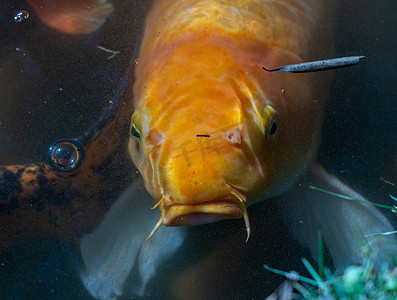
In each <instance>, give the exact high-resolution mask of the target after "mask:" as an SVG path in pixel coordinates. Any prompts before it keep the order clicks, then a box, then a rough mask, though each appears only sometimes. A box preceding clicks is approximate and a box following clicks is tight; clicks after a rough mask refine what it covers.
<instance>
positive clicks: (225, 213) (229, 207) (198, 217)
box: [163, 200, 244, 226]
mask: <svg viewBox="0 0 397 300" xmlns="http://www.w3.org/2000/svg"><path fill="white" fill-rule="evenodd" d="M242 206H243V204H242V203H237V202H236V201H232V200H213V201H206V202H200V203H194V204H179V203H176V204H175V203H173V204H172V205H170V206H168V207H167V208H165V209H164V211H163V213H164V218H163V224H164V225H166V226H183V225H201V224H206V223H212V222H216V221H220V220H224V219H240V218H242V217H243V212H244V210H243V207H242Z"/></svg>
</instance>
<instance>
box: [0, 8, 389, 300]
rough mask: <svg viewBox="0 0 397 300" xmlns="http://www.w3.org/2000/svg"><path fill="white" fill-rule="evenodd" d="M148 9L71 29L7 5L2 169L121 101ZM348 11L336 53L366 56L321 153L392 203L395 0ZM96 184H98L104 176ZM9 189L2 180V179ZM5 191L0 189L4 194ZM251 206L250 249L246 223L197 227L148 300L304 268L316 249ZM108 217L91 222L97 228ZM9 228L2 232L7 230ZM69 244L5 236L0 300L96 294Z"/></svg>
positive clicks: (262, 287)
mask: <svg viewBox="0 0 397 300" xmlns="http://www.w3.org/2000/svg"><path fill="white" fill-rule="evenodd" d="M147 7H148V5H147V3H145V4H142V3H140V1H136V2H134V1H131V2H128V3H126V1H116V2H115V12H114V14H113V16H112V17H111V18H110V19H109V20H108V21H107V23H106V24H105V25H104V26H103V27H102V28H101V29H100V30H99V31H97V32H95V33H93V34H90V35H83V36H70V35H65V34H62V33H59V32H57V31H54V30H51V29H49V28H48V27H46V26H45V25H43V24H41V22H40V20H39V19H38V18H37V17H35V15H34V12H33V11H32V10H31V9H30V8H29V6H28V5H27V4H25V3H24V2H22V1H11V2H9V1H3V2H2V3H1V4H0V104H1V106H0V165H9V164H24V163H34V162H40V161H44V160H45V159H46V154H47V150H48V147H49V145H50V144H52V143H53V142H54V141H56V140H58V139H61V138H76V137H79V136H82V135H83V134H84V133H85V132H87V131H90V130H95V128H96V126H98V119H99V118H100V117H101V116H102V115H103V111H104V110H105V109H106V107H107V106H109V104H110V103H109V102H110V101H113V100H116V99H117V98H119V97H120V93H121V90H122V89H123V88H125V86H126V81H125V78H128V76H129V75H130V73H129V72H130V71H131V68H130V66H131V62H132V61H133V60H134V55H136V46H137V44H138V43H139V40H140V36H141V33H142V25H143V21H142V20H143V19H144V16H145V14H146V11H147ZM21 9H26V10H28V11H30V12H31V14H30V17H29V19H27V20H26V21H23V22H20V23H17V22H15V21H14V20H13V16H14V15H15V13H16V12H17V11H20V10H21ZM339 14H340V15H341V19H342V21H341V22H340V23H339V25H337V28H335V29H336V31H337V51H336V52H337V53H336V56H348V55H365V56H366V57H367V59H366V60H365V61H363V62H362V63H361V64H360V65H358V66H356V67H353V68H348V69H343V70H338V71H336V72H335V76H334V82H333V87H332V91H331V94H330V99H329V102H328V109H327V113H326V117H325V123H324V128H323V138H322V143H321V145H320V152H319V159H320V161H321V162H322V163H323V164H324V166H325V167H326V168H327V169H328V170H329V171H330V172H332V173H333V174H335V175H337V176H338V177H339V178H340V179H341V180H342V181H345V182H346V183H348V184H349V185H350V186H351V187H353V188H354V189H356V190H357V191H359V192H361V193H362V194H364V195H365V196H367V198H368V199H369V200H372V201H375V202H383V203H388V204H391V199H390V198H389V196H388V195H389V194H393V195H396V194H397V187H396V185H395V184H397V171H396V170H397V118H396V116H397V105H396V100H395V97H396V95H397V85H396V84H395V82H396V79H397V56H396V54H395V53H396V46H397V38H396V35H395V31H396V29H397V23H396V20H395V16H396V14H397V3H396V2H395V1H391V0H390V1H382V2H379V3H378V2H374V1H361V2H360V4H346V5H345V6H344V9H343V10H341V11H340V12H339ZM324 38H326V37H324ZM98 45H99V46H102V47H105V48H107V49H112V50H115V51H120V53H119V54H117V55H116V56H115V57H114V58H111V59H108V57H109V56H110V55H111V54H110V53H108V52H106V51H104V50H101V49H99V48H98V47H97V46H98ZM314 46H315V45H314ZM132 65H133V63H132ZM126 134H128V133H126ZM131 172H134V171H131ZM129 176H130V175H128V176H127V175H126V177H128V178H129ZM115 180H119V178H115ZM386 181H388V182H386ZM97 184H98V188H100V185H101V182H98V183H97ZM127 184H128V182H126V183H125V187H126V186H127ZM0 188H4V186H2V185H1V182H0ZM4 192H5V191H4V190H0V195H1V194H2V193H4ZM118 192H119V193H120V192H121V190H120V191H118ZM116 194H117V191H116ZM103 197H104V198H106V195H104V196H103ZM113 197H114V195H113ZM111 200H112V199H106V200H103V201H104V202H106V201H111ZM60 209H62V208H60ZM264 212H266V215H264ZM1 213H3V214H4V213H6V212H4V211H2V212H1ZM88 214H89V212H88ZM249 214H250V219H251V222H252V224H251V228H252V229H251V230H252V233H253V236H252V237H251V241H250V242H251V243H249V244H247V245H244V239H245V229H244V226H243V224H242V222H239V221H235V220H228V221H222V222H218V223H215V224H209V225H203V226H199V227H195V228H194V229H192V232H191V235H190V237H189V240H188V241H187V242H186V247H185V248H187V249H190V250H186V249H185V250H183V251H182V250H180V251H179V252H178V253H177V255H176V256H175V257H173V258H172V259H171V260H170V261H168V262H166V263H165V264H164V266H162V267H161V270H160V273H159V275H158V276H156V278H155V280H153V281H152V282H151V283H150V284H149V287H148V291H149V292H148V296H147V298H152V299H162V298H164V299H166V298H168V297H170V295H171V294H174V295H175V294H178V292H176V291H175V289H179V293H180V294H183V293H184V292H185V290H184V289H186V291H189V293H191V295H192V299H195V298H194V295H197V297H199V295H204V296H206V297H208V298H214V299H221V298H224V299H231V297H234V298H238V299H251V298H252V299H262V298H263V295H267V294H270V293H271V291H272V290H273V289H274V288H275V287H276V286H277V285H278V283H279V282H281V281H282V278H280V277H278V276H276V275H273V274H269V273H268V272H267V271H265V270H264V269H263V264H264V263H267V264H269V265H272V264H273V265H275V264H277V266H278V267H279V268H283V267H284V269H286V270H288V268H289V267H290V266H291V265H295V264H294V263H291V262H299V261H300V257H301V256H306V257H309V256H310V255H309V253H308V252H306V251H305V250H304V249H301V247H300V246H299V245H298V244H297V242H295V241H293V240H292V239H291V237H290V236H289V234H288V230H287V228H286V227H282V226H280V225H279V223H278V222H279V217H278V216H277V214H274V208H273V207H272V206H271V204H268V203H261V204H258V205H255V206H253V207H251V208H250V209H249ZM389 215H390V217H391V218H393V216H392V215H391V214H389ZM1 217H2V215H1V214H0V218H1ZM47 217H50V216H47ZM394 219H397V218H396V217H395V216H394ZM263 220H267V221H266V222H267V227H264V226H263V223H262V222H263ZM99 221H100V220H92V224H91V225H90V226H91V227H95V224H97V223H98V222H99ZM394 221H396V220H394ZM23 222H24V220H18V222H16V224H23ZM396 223H397V222H395V224H396ZM272 225H273V226H272ZM90 226H87V228H88V227H90ZM269 228H270V229H269ZM85 233H87V232H81V233H80V236H81V235H83V234H85ZM6 235H7V232H4V230H1V238H4V237H5V236H6ZM61 236H62V234H61ZM259 236H261V238H256V237H259ZM204 238H205V239H206V242H205V244H203V239H204ZM78 239H79V237H77V239H76V238H75V240H78ZM10 240H12V243H11V242H9V241H10ZM72 240H73V238H70V237H68V236H65V237H64V238H61V239H58V238H57V239H53V238H49V237H47V236H35V237H34V238H20V237H18V236H16V237H13V238H11V239H9V238H7V243H10V244H9V245H6V246H7V247H6V248H7V250H2V249H0V279H1V280H0V298H1V299H90V296H89V294H88V292H87V291H86V290H85V288H84V286H83V285H82V283H81V281H80V278H79V272H80V271H81V270H82V266H83V265H82V261H81V258H80V254H79V249H78V244H76V243H75V242H73V241H72ZM2 244H4V243H2ZM11 244H12V245H11ZM203 245H205V246H203ZM208 245H211V248H206V247H207V246H208ZM236 245H237V246H236ZM238 245H241V246H238ZM2 246H4V245H2ZM8 246H9V247H8ZM3 248H4V247H3ZM181 257H183V259H182V260H181ZM252 257H255V258H256V260H253V259H252ZM247 258H249V259H247ZM197 263H201V264H202V265H203V266H204V267H203V268H206V267H208V268H212V269H211V270H210V272H209V273H208V274H210V275H211V276H210V278H207V279H205V284H206V286H208V290H211V289H213V290H217V292H216V293H215V294H212V295H206V294H205V292H204V293H203V292H202V291H199V290H195V287H193V286H189V285H188V283H186V285H185V286H184V283H183V281H182V279H181V278H183V277H184V276H185V278H186V276H187V275H186V274H185V273H184V272H185V271H186V266H189V265H190V266H192V265H196V264H197ZM297 265H298V266H297V267H296V269H300V271H302V272H304V268H303V267H302V266H301V267H299V263H297ZM199 274H200V272H199ZM203 274H204V273H203ZM208 274H207V275H208ZM202 276H204V275H202ZM200 279H201V280H204V279H203V278H200ZM175 280H180V282H182V283H180V284H179V285H178V284H175ZM187 282H188V281H187ZM165 287H167V288H165ZM175 287H176V288H175ZM200 293H202V294H200Z"/></svg>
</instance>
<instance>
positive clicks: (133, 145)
mask: <svg viewBox="0 0 397 300" xmlns="http://www.w3.org/2000/svg"><path fill="white" fill-rule="evenodd" d="M201 82H202V83H203V81H201ZM204 83H205V82H204ZM181 88H183V87H181ZM241 90H242V88H241V87H240V86H239V84H237V83H236V82H235V80H234V79H233V80H232V79H230V84H228V85H226V86H225V85H222V86H219V85H217V84H210V83H208V84H207V85H206V84H202V85H200V86H190V87H189V88H188V91H189V92H187V93H186V94H185V95H183V96H181V97H179V98H177V99H175V101H173V102H169V104H168V105H162V106H161V105H159V103H157V102H156V101H145V102H143V104H142V105H141V106H139V107H138V108H137V109H136V111H135V112H134V114H133V116H132V122H131V124H132V125H131V138H130V141H129V151H130V154H131V157H132V158H133V160H134V162H135V164H136V166H137V167H138V170H139V171H140V173H141V174H142V176H143V178H144V179H145V184H146V188H147V190H148V191H149V192H150V193H151V195H152V196H153V198H154V199H157V201H159V202H158V204H159V207H160V210H161V212H162V224H165V225H167V226H179V225H186V224H189V225H192V224H193V225H195V224H203V223H208V222H213V221H218V220H222V219H231V218H241V217H246V206H247V205H248V204H249V203H248V202H250V200H251V199H254V197H252V196H251V195H253V194H255V192H256V191H257V190H259V189H263V188H264V186H267V187H269V186H271V185H272V184H273V181H272V180H273V179H274V177H275V174H274V173H275V170H276V169H277V165H276V161H277V147H278V132H279V130H280V129H279V128H278V127H279V126H278V112H277V111H276V109H275V108H274V107H273V105H272V103H271V102H270V101H267V102H266V101H264V102H263V103H264V104H263V105H262V106H261V107H257V103H259V101H252V99H250V98H249V97H247V95H244V94H242V92H241ZM247 90H248V89H246V91H247ZM153 96H155V95H153ZM251 96H252V97H253V95H251ZM151 103H152V104H151ZM160 107H161V109H160ZM272 149H274V151H272ZM267 187H265V188H267Z"/></svg>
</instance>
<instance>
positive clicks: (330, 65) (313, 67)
mask: <svg viewBox="0 0 397 300" xmlns="http://www.w3.org/2000/svg"><path fill="white" fill-rule="evenodd" d="M364 57H365V56H347V57H339V58H332V59H325V60H317V61H311V62H305V63H301V64H293V65H285V66H281V67H278V68H275V69H266V68H265V67H263V69H264V70H265V71H268V72H274V71H278V72H287V73H306V72H317V71H325V70H331V69H339V68H345V67H349V66H354V65H357V64H358V63H359V62H360V59H362V58H364Z"/></svg>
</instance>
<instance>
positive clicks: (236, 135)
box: [225, 128, 242, 144]
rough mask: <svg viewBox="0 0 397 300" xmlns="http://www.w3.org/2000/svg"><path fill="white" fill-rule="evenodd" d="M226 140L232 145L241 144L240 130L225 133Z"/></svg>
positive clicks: (235, 129)
mask: <svg viewBox="0 0 397 300" xmlns="http://www.w3.org/2000/svg"><path fill="white" fill-rule="evenodd" d="M225 134H226V140H227V141H229V142H230V143H232V144H241V140H242V134H241V130H240V128H234V129H231V130H229V131H226V132H225Z"/></svg>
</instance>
